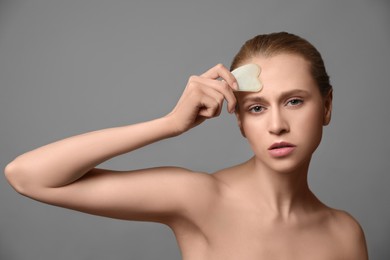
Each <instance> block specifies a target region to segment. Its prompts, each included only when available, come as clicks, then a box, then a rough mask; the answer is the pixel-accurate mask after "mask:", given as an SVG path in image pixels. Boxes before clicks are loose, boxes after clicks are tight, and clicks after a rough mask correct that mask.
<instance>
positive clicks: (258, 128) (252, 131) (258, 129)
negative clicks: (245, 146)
mask: <svg viewBox="0 0 390 260" xmlns="http://www.w3.org/2000/svg"><path fill="white" fill-rule="evenodd" d="M263 121H264V120H262V119H260V118H258V119H255V118H251V119H250V120H243V121H242V125H241V127H242V131H243V132H244V133H245V137H246V139H247V141H248V143H249V145H250V146H251V148H252V150H253V151H254V152H255V153H256V154H257V153H258V152H257V150H261V148H262V144H264V143H266V141H267V140H266V138H267V136H266V133H267V129H266V124H265V123H264V122H263Z"/></svg>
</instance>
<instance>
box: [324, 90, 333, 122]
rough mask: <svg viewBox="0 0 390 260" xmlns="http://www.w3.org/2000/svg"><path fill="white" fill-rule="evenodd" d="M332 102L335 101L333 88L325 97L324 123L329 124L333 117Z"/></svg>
mask: <svg viewBox="0 0 390 260" xmlns="http://www.w3.org/2000/svg"><path fill="white" fill-rule="evenodd" d="M332 102H333V90H332V89H331V90H329V92H328V94H326V96H325V97H324V122H323V125H328V124H329V123H330V119H331V117H332Z"/></svg>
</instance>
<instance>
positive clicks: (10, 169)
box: [4, 159, 29, 195]
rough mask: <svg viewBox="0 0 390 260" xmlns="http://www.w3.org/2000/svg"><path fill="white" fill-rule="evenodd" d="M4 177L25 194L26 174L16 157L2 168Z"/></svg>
mask: <svg viewBox="0 0 390 260" xmlns="http://www.w3.org/2000/svg"><path fill="white" fill-rule="evenodd" d="M4 174H5V177H6V179H7V181H8V183H9V184H10V185H11V186H12V187H13V188H14V189H15V190H16V191H17V192H18V193H20V194H22V195H27V190H28V186H29V185H28V181H27V180H26V179H27V178H26V174H25V171H24V170H23V166H21V165H20V164H19V163H18V162H17V159H15V160H14V161H12V162H10V163H9V164H8V165H7V166H6V167H5V169H4Z"/></svg>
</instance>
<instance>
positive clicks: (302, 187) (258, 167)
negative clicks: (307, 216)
mask: <svg viewBox="0 0 390 260" xmlns="http://www.w3.org/2000/svg"><path fill="white" fill-rule="evenodd" d="M309 161H310V160H309ZM252 167H253V171H251V172H252V173H253V174H254V175H255V178H256V182H255V183H256V184H255V185H256V186H257V190H258V192H259V196H260V198H262V199H261V206H262V207H265V210H266V212H269V213H270V214H271V215H270V216H271V217H272V218H274V219H279V220H288V219H290V218H291V217H293V216H294V215H296V213H299V212H302V211H303V210H305V209H304V207H305V206H308V205H313V204H314V203H315V202H317V199H316V198H315V196H314V195H313V193H312V192H311V191H310V189H309V186H308V183H307V175H308V169H309V162H307V163H305V164H303V165H301V166H300V167H297V168H295V169H294V170H291V171H284V172H279V171H275V170H272V169H269V168H267V167H265V166H264V165H263V164H262V163H261V162H259V161H257V160H256V159H255V158H254V159H253V164H252Z"/></svg>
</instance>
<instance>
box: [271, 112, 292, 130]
mask: <svg viewBox="0 0 390 260" xmlns="http://www.w3.org/2000/svg"><path fill="white" fill-rule="evenodd" d="M269 116H270V118H269V124H268V131H269V133H271V134H273V135H281V134H284V133H287V132H289V131H290V128H289V124H288V121H287V120H286V117H285V116H284V115H283V113H282V111H280V110H279V109H277V108H274V109H272V111H271V113H270V114H269Z"/></svg>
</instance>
